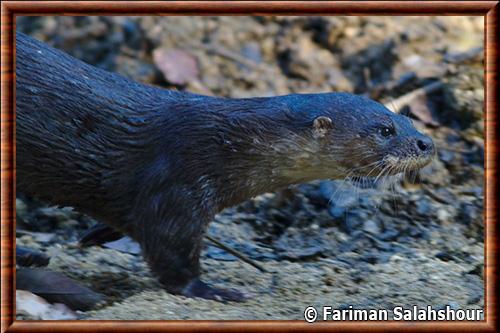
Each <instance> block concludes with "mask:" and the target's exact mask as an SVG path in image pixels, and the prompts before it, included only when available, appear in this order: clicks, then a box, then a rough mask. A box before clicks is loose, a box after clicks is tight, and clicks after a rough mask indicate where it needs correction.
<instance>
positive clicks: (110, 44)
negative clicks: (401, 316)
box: [16, 17, 484, 319]
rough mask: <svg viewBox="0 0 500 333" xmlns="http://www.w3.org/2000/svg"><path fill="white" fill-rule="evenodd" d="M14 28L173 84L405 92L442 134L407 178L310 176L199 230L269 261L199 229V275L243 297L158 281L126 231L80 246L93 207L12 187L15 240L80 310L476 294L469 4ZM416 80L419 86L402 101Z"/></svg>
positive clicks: (478, 68)
mask: <svg viewBox="0 0 500 333" xmlns="http://www.w3.org/2000/svg"><path fill="white" fill-rule="evenodd" d="M17 28H18V29H19V30H20V31H23V32H25V33H28V34H29V35H32V36H34V37H35V38H38V39H41V40H43V41H46V42H48V43H49V44H51V45H53V46H55V47H57V48H60V49H63V50H65V51H66V52H68V53H70V54H72V55H73V56H75V57H77V58H80V59H82V60H84V61H86V62H89V63H91V64H94V65H96V66H98V67H101V68H104V69H107V70H110V71H115V72H119V73H121V74H123V75H126V76H128V77H131V78H133V79H135V80H138V81H142V82H145V83H149V84H155V85H160V86H163V87H166V88H170V89H180V90H189V91H194V92H197V93H202V94H210V95H218V96H227V97H250V96H271V95H278V94H288V93H304V92H325V91H347V92H353V93H357V94H363V95H366V96H369V97H371V98H374V99H376V100H379V101H381V102H383V103H386V105H388V106H393V107H394V106H395V107H398V108H401V109H402V111H401V112H404V113H405V114H407V115H408V116H410V117H412V118H413V119H414V123H415V124H416V126H417V127H418V128H419V129H420V130H422V131H424V132H426V133H428V134H429V135H431V136H432V137H433V139H434V140H435V143H436V146H437V150H438V154H437V157H436V159H435V160H434V162H433V163H432V164H431V165H430V166H428V167H426V168H425V169H424V170H422V171H421V172H420V174H419V175H418V176H417V177H416V178H417V180H416V182H410V181H408V179H407V178H408V177H407V178H402V179H400V180H396V181H394V183H393V184H392V186H389V187H387V188H385V189H380V188H371V187H369V186H368V188H360V186H359V185H356V184H351V183H349V182H341V181H328V180H324V181H316V182H313V183H308V184H302V185H297V186H293V187H291V188H289V189H287V190H285V191H281V192H279V193H269V194H264V195H262V196H259V197H257V198H254V199H251V200H249V201H247V202H244V203H242V204H241V205H239V206H237V207H233V208H230V209H227V210H225V211H223V212H222V213H221V214H219V215H218V216H217V217H216V219H215V221H214V222H213V223H212V224H211V225H210V229H209V235H211V236H213V237H214V238H217V239H219V240H220V241H222V242H223V243H225V244H226V245H228V246H230V247H232V248H234V249H236V250H237V251H239V252H241V253H242V254H244V255H245V256H247V257H248V258H250V259H251V260H253V261H254V262H256V263H259V264H260V265H261V266H263V267H264V268H265V269H266V270H267V272H266V273H263V272H260V271H258V270H257V269H255V268H254V267H252V266H250V265H248V264H246V263H244V262H242V261H240V260H239V259H237V258H236V257H234V256H233V255H231V254H229V253H227V252H225V251H223V250H221V249H219V248H217V247H214V246H212V245H210V243H209V242H207V247H206V248H205V250H204V252H203V270H204V276H205V277H206V280H209V281H211V282H213V283H214V284H216V285H224V286H226V287H234V288H238V289H240V290H243V291H245V292H247V293H249V294H251V295H253V298H252V299H251V300H249V301H247V302H245V303H219V302H215V301H208V300H203V299H188V298H185V297H180V296H173V295H170V294H168V293H166V292H164V291H163V290H162V289H161V287H160V286H159V284H158V283H157V282H156V281H155V279H154V278H153V277H152V276H151V274H150V272H149V271H148V268H147V266H146V265H145V263H144V261H143V259H142V257H141V255H140V253H137V252H138V251H137V249H136V248H134V246H133V244H132V247H124V246H122V245H123V243H124V242H122V245H116V244H111V245H109V246H108V247H90V248H80V247H78V246H77V240H78V238H79V237H80V236H81V235H82V234H83V233H84V232H85V231H86V230H88V228H90V227H91V226H92V225H94V224H95V223H96V221H94V220H92V219H91V218H90V217H87V216H84V215H82V214H80V213H78V212H75V211H72V210H71V209H68V208H55V207H47V206H46V205H44V204H43V203H41V202H38V201H36V200H34V199H33V198H27V197H25V196H23V195H22V193H19V194H18V199H17V201H16V204H17V205H16V208H17V237H16V241H17V244H18V245H24V246H26V247H29V248H31V249H36V250H39V251H41V252H43V253H45V254H46V255H48V256H49V257H50V264H49V265H48V269H50V270H52V271H55V272H59V273H62V274H64V275H66V276H68V277H70V278H72V279H74V280H75V281H77V282H78V283H80V284H82V285H84V286H87V287H89V288H90V289H92V290H94V291H96V292H99V293H102V294H103V295H104V300H103V302H101V304H100V305H99V306H97V307H96V308H95V309H93V310H90V311H77V312H75V313H74V316H76V317H77V318H81V319H302V318H303V317H302V316H303V310H304V308H305V307H306V306H309V305H317V306H319V305H331V306H334V307H337V308H346V307H349V305H353V306H354V307H360V308H361V307H363V308H389V309H390V308H392V307H394V306H397V305H401V306H408V307H409V306H412V305H419V306H427V305H432V306H434V307H435V308H442V307H444V306H446V305H449V306H451V307H452V308H464V309H465V308H481V309H482V308H484V284H483V283H484V281H483V268H484V220H483V204H484V191H483V176H484V113H483V101H484V94H483V57H482V46H483V19H482V18H481V17H203V18H194V17H78V18H76V17H57V18H55V17H41V18H35V17H19V18H18V19H17ZM429 87H433V88H432V89H429ZM419 88H424V90H429V91H428V93H427V94H423V95H417V96H415V95H411V96H410V97H411V98H410V99H406V101H403V102H404V103H403V104H402V105H399V104H398V103H399V102H401V101H402V100H401V99H400V97H401V96H403V95H405V94H408V93H412V92H415V91H416V90H417V89H419ZM124 244H125V245H131V244H129V243H127V242H125V243H124ZM39 317H40V316H37V315H34V314H32V313H31V314H30V313H28V312H23V311H19V312H18V318H19V319H33V318H39ZM42 317H43V316H42Z"/></svg>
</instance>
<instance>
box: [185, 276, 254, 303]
mask: <svg viewBox="0 0 500 333" xmlns="http://www.w3.org/2000/svg"><path fill="white" fill-rule="evenodd" d="M181 295H184V296H186V297H201V298H205V299H212V300H216V301H231V302H243V301H245V300H247V299H248V298H249V296H248V295H246V294H244V293H241V292H239V291H237V290H235V289H221V288H215V287H212V286H210V285H209V284H207V283H205V282H203V281H201V280H199V279H195V280H192V281H190V282H189V283H188V284H187V285H186V286H185V287H184V288H183V289H182V291H181Z"/></svg>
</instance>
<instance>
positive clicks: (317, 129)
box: [313, 116, 333, 138]
mask: <svg viewBox="0 0 500 333" xmlns="http://www.w3.org/2000/svg"><path fill="white" fill-rule="evenodd" d="M332 128H333V123H332V120H331V119H330V118H328V117H325V116H319V117H318V118H316V119H314V121H313V133H314V134H313V135H314V137H315V138H322V137H324V136H325V135H326V133H328V131H330V130H331V129H332Z"/></svg>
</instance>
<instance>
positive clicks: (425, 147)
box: [415, 135, 436, 155]
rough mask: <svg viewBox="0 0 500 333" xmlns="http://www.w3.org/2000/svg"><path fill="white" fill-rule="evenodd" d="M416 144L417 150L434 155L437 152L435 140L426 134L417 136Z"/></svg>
mask: <svg viewBox="0 0 500 333" xmlns="http://www.w3.org/2000/svg"><path fill="white" fill-rule="evenodd" d="M415 145H416V147H417V151H419V152H420V153H422V154H428V155H434V154H435V152H436V151H435V148H434V141H432V139H431V138H430V137H428V136H426V135H422V136H419V137H418V138H416V139H415Z"/></svg>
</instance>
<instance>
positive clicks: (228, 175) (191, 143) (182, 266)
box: [15, 33, 434, 301]
mask: <svg viewBox="0 0 500 333" xmlns="http://www.w3.org/2000/svg"><path fill="white" fill-rule="evenodd" d="M15 78H16V122H15V123H16V181H17V183H16V187H17V191H18V192H20V193H24V194H27V195H31V196H36V197H39V198H41V199H43V200H45V201H47V202H49V203H52V204H56V205H61V206H72V207H74V208H75V209H76V210H78V211H80V212H82V213H86V214H88V215H90V216H92V217H94V218H96V219H98V220H99V221H100V222H102V223H105V224H106V225H107V226H108V227H109V228H110V229H113V230H117V231H119V232H122V233H125V234H127V235H129V236H130V237H131V238H133V239H134V240H136V241H137V242H138V243H139V244H140V245H141V249H142V254H143V256H144V258H145V259H146V261H147V262H148V263H149V266H150V268H151V270H152V272H153V273H154V274H155V275H156V276H157V277H158V280H159V281H160V282H161V283H162V285H163V286H164V288H165V289H166V290H167V291H168V292H170V293H173V294H181V295H185V296H189V297H203V298H207V299H215V300H233V301H238V300H243V299H244V298H245V297H244V295H243V293H241V292H239V291H237V290H230V289H222V288H217V287H213V286H211V285H210V284H208V283H206V282H204V281H203V280H202V279H201V277H200V275H201V267H200V252H201V249H202V245H203V237H204V235H205V232H206V230H207V225H208V223H210V221H211V220H212V219H213V218H214V216H215V214H217V213H218V212H219V211H221V210H222V209H224V208H226V207H229V206H233V205H235V204H237V203H240V202H242V201H244V200H247V199H249V198H251V197H253V196H255V195H258V194H261V193H265V192H271V191H275V190H278V189H281V188H284V187H287V186H288V185H291V184H297V183H301V182H306V181H311V180H315V179H327V178H330V179H345V178H347V177H351V176H365V177H377V176H380V175H384V174H394V173H398V172H404V171H408V170H415V169H418V168H421V167H423V166H425V165H426V164H427V163H429V161H430V160H431V158H432V156H433V155H434V145H433V143H432V140H431V139H430V138H429V137H428V136H425V135H424V134H422V133H420V132H419V131H417V130H416V129H415V127H414V126H413V124H412V122H411V120H410V119H409V118H407V117H404V116H402V115H399V114H395V113H392V112H391V111H389V110H388V109H387V108H385V107H384V106H383V105H382V104H380V103H377V102H375V101H373V100H370V99H367V98H363V97H360V96H356V95H352V94H348V93H322V94H293V95H287V96H277V97H265V98H246V99H229V98H218V97H209V96H200V95H196V94H191V93H187V92H179V91H170V90H165V89H160V88H158V87H152V86H148V85H144V84H141V83H137V82H134V81H131V80H129V79H127V78H125V77H123V76H120V75H117V74H114V73H109V72H106V71H103V70H101V69H98V68H96V67H93V66H90V65H88V64H85V63H83V62H81V61H79V60H77V59H75V58H73V57H71V56H69V55H67V54H65V53H63V52H61V51H58V50H56V49H53V48H51V47H49V46H47V45H46V44H44V43H42V42H39V41H37V40H34V39H32V38H29V37H28V36H26V35H23V34H21V33H17V35H16V75H15ZM108 231H109V230H108ZM108 234H109V235H114V234H116V233H113V232H107V231H106V230H104V229H102V230H101V235H102V237H103V238H105V237H106V235H108Z"/></svg>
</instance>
